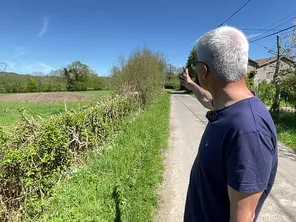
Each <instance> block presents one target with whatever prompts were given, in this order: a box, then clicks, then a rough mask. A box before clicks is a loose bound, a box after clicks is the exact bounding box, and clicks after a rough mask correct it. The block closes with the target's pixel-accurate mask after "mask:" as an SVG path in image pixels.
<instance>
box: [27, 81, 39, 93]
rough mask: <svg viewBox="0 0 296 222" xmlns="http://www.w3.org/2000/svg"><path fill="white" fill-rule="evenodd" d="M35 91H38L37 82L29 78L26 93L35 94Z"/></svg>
mask: <svg viewBox="0 0 296 222" xmlns="http://www.w3.org/2000/svg"><path fill="white" fill-rule="evenodd" d="M37 91H38V85H37V81H36V80H35V79H33V78H29V80H28V84H27V92H37Z"/></svg>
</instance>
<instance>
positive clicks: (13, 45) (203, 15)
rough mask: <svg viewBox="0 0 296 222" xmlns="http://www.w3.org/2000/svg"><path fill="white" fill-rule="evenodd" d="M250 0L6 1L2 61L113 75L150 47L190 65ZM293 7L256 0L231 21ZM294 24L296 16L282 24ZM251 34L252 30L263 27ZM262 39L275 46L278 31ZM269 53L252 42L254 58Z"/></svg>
mask: <svg viewBox="0 0 296 222" xmlns="http://www.w3.org/2000/svg"><path fill="white" fill-rule="evenodd" d="M245 2H246V0H224V1H218V0H216V1H214V0H205V1H199V0H182V1H181V0H178V1H176V0H175V1H174V0H149V1H147V0H146V1H141V0H113V1H108V0H83V1H82V0H79V1H78V0H59V1H57V0H51V1H45V0H26V1H25V0H5V1H2V2H1V13H0V27H1V29H0V30H1V32H0V62H6V63H7V64H9V66H10V69H9V70H7V71H14V72H19V73H32V72H37V71H41V72H44V73H48V72H49V71H50V70H51V69H58V68H60V67H63V66H65V65H67V64H69V63H71V62H72V61H75V60H80V61H82V62H84V63H86V64H88V65H89V66H90V67H91V68H92V69H94V70H95V71H96V72H97V73H98V74H99V75H106V74H108V73H109V70H110V69H111V67H112V66H113V65H114V64H116V62H117V61H118V58H119V57H120V56H128V55H129V53H130V52H131V51H132V50H133V49H134V48H135V47H141V46H148V47H149V48H150V49H152V50H154V51H161V52H163V53H164V54H165V55H166V57H167V59H168V60H169V62H170V63H172V64H174V65H177V66H183V65H184V64H185V63H186V60H187V56H188V54H189V52H190V50H191V48H192V47H193V44H194V42H195V40H196V39H197V38H198V37H199V36H200V35H202V33H204V32H206V31H208V30H211V29H213V28H215V27H217V26H218V25H219V24H220V23H221V22H223V21H224V20H225V19H226V18H227V17H228V16H229V15H231V14H232V13H233V12H234V11H235V10H237V9H238V8H239V7H240V6H241V5H243V4H244V3H245ZM292 13H294V15H295V16H296V1H295V0H281V1H275V0H274V1H271V0H252V1H251V2H250V3H249V4H248V5H247V6H246V7H245V8H244V9H243V10H242V11H240V12H239V13H238V14H237V15H236V16H234V17H233V18H232V19H231V20H229V21H228V22H227V25H232V26H236V27H238V28H241V29H246V28H248V29H254V28H266V27H268V26H269V25H270V24H272V23H273V22H276V21H278V20H280V19H282V18H284V17H285V16H288V15H290V14H292ZM290 18H291V17H290ZM285 21H286V20H283V21H282V22H285ZM279 24H280V23H279ZM291 25H293V22H292V21H290V22H288V23H286V24H284V25H282V26H280V27H278V29H280V28H285V27H288V26H291ZM269 28H272V27H269ZM245 33H246V34H247V35H248V36H249V37H252V36H254V35H255V36H256V35H259V34H262V32H261V31H254V30H253V31H252V30H247V31H245ZM267 34H268V33H267ZM284 34H285V33H283V35H284ZM263 36H264V35H263ZM255 38H256V37H255ZM255 38H253V39H255ZM257 43H258V44H260V45H263V46H267V47H269V48H274V49H275V36H273V37H270V38H267V39H265V40H262V41H258V42H257ZM269 56H271V55H270V54H269V53H268V51H267V50H266V49H264V48H263V47H262V46H258V45H255V44H251V45H250V57H251V58H254V59H259V58H263V57H269Z"/></svg>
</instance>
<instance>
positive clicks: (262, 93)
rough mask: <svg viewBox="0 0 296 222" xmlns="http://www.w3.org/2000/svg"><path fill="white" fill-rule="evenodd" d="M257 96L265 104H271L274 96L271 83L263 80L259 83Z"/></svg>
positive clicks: (273, 87) (273, 88)
mask: <svg viewBox="0 0 296 222" xmlns="http://www.w3.org/2000/svg"><path fill="white" fill-rule="evenodd" d="M257 94H258V96H259V97H260V99H261V100H262V101H263V102H264V103H265V104H266V105H270V104H272V101H273V98H274V96H275V86H274V85H273V84H272V83H268V82H266V81H265V80H264V81H262V82H261V83H259V85H258V87H257Z"/></svg>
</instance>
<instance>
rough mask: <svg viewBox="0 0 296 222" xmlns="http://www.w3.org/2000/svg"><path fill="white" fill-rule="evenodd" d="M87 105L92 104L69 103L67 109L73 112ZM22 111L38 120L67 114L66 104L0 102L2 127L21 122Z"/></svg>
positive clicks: (0, 122) (0, 123)
mask: <svg viewBox="0 0 296 222" xmlns="http://www.w3.org/2000/svg"><path fill="white" fill-rule="evenodd" d="M87 104H90V102H67V103H66V107H67V109H68V110H72V109H75V108H79V107H83V106H84V105H87ZM22 109H26V110H28V112H29V113H30V115H33V116H35V117H37V118H39V117H41V118H47V117H49V116H50V115H53V114H59V113H62V112H65V103H64V102H55V103H32V102H22V103H15V102H0V125H3V126H9V125H12V124H14V123H16V122H17V121H19V120H20V119H21V118H22V117H21V115H20V110H22Z"/></svg>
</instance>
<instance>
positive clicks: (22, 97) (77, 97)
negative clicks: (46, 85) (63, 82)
mask: <svg viewBox="0 0 296 222" xmlns="http://www.w3.org/2000/svg"><path fill="white" fill-rule="evenodd" d="M91 98H92V95H91V94H88V93H83V92H52V93H16V94H7V95H3V96H0V102H64V101H65V102H69V101H73V102H74V101H86V100H89V99H91Z"/></svg>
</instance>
